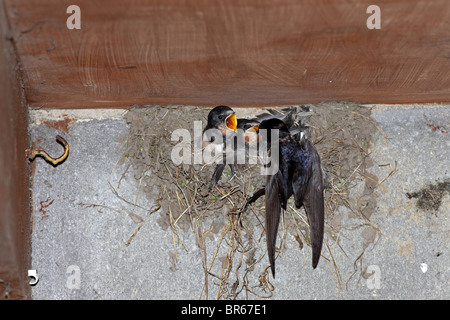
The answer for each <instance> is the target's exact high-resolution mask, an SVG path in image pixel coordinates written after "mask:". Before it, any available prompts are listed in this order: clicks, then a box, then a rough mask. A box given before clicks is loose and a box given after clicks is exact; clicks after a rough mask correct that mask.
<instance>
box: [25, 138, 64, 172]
mask: <svg viewBox="0 0 450 320" xmlns="http://www.w3.org/2000/svg"><path fill="white" fill-rule="evenodd" d="M56 141H58V142H59V143H60V144H61V145H62V146H63V147H64V153H63V154H62V156H60V157H59V158H56V159H55V158H53V157H51V156H50V155H49V154H48V153H47V152H45V151H44V150H42V149H37V150H29V149H27V150H26V151H25V153H26V155H27V157H28V158H29V159H30V161H33V160H34V158H35V157H37V156H41V157H43V158H44V159H45V160H47V161H48V162H50V163H51V164H53V165H54V166H57V165H58V164H59V163H61V162H63V161H64V160H66V158H67V156H68V155H69V144H68V143H67V141H66V140H64V138H63V137H61V136H60V135H57V136H56Z"/></svg>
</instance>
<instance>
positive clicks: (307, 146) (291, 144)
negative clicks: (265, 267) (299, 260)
mask: <svg viewBox="0 0 450 320" xmlns="http://www.w3.org/2000/svg"><path fill="white" fill-rule="evenodd" d="M259 129H260V132H261V131H262V130H264V129H265V130H267V148H268V150H269V158H270V159H271V163H270V166H271V167H272V166H275V167H278V170H277V171H276V172H275V173H274V174H270V175H267V177H266V180H267V181H266V186H265V191H264V193H265V195H266V234H267V249H268V254H269V261H270V264H271V269H272V274H273V276H275V242H276V237H277V231H278V224H279V219H280V214H281V208H283V209H284V210H286V206H287V201H288V199H289V198H290V197H291V196H292V195H293V196H294V200H295V205H296V207H297V208H300V207H301V206H302V205H303V206H304V207H305V211H306V214H307V216H308V222H309V225H310V229H311V245H312V265H313V268H315V267H316V266H317V264H318V262H319V259H320V253H321V250H322V242H323V231H324V200H323V180H322V169H321V165H320V158H319V154H318V153H317V151H316V149H315V148H314V146H313V145H312V144H311V143H310V141H309V140H306V139H298V140H297V139H294V138H293V137H292V136H291V134H290V132H289V129H288V127H287V126H286V124H285V123H284V122H283V121H281V120H279V119H269V120H264V121H263V122H261V124H260V126H259ZM271 129H275V130H278V134H279V137H278V140H276V141H271V140H272V137H271ZM271 142H272V143H271ZM276 153H277V154H278V160H277V159H276V157H274V155H275V154H276Z"/></svg>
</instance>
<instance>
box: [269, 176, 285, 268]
mask: <svg viewBox="0 0 450 320" xmlns="http://www.w3.org/2000/svg"><path fill="white" fill-rule="evenodd" d="M280 177H281V173H280V172H277V173H276V174H274V175H268V176H267V182H266V188H265V194H266V241H267V252H268V255H269V262H270V267H271V269H272V275H273V276H274V277H275V243H276V240H277V232H278V224H279V222H280V213H281V194H280V191H281V188H280V182H281V181H280Z"/></svg>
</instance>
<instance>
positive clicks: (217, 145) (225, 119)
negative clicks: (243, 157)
mask: <svg viewBox="0 0 450 320" xmlns="http://www.w3.org/2000/svg"><path fill="white" fill-rule="evenodd" d="M236 130H237V119H236V114H235V112H234V111H233V109H231V108H230V107H228V106H217V107H215V108H213V109H212V110H211V111H210V112H209V113H208V122H207V124H206V127H205V128H204V129H203V135H202V147H203V149H204V150H205V149H211V148H214V149H215V150H219V153H222V156H223V162H224V163H225V159H226V153H227V151H228V152H229V151H230V147H228V148H227V146H229V145H231V141H232V139H234V136H235V133H236ZM217 134H218V135H221V136H222V139H220V140H218V141H215V138H216V137H217V136H218V135H217ZM208 151H209V152H211V151H212V150H208ZM224 168H225V164H218V165H217V166H216V169H215V171H214V173H213V176H212V178H211V182H210V185H209V189H211V188H212V187H213V186H214V185H215V184H216V183H217V181H218V180H219V179H220V176H221V175H222V172H223V170H224ZM231 170H232V174H234V171H233V167H231Z"/></svg>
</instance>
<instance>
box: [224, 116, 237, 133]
mask: <svg viewBox="0 0 450 320" xmlns="http://www.w3.org/2000/svg"><path fill="white" fill-rule="evenodd" d="M225 125H226V126H227V128H228V129H231V130H233V131H236V130H237V120H236V114H235V113H232V114H230V115H229V116H228V117H227V118H226V119H225Z"/></svg>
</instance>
